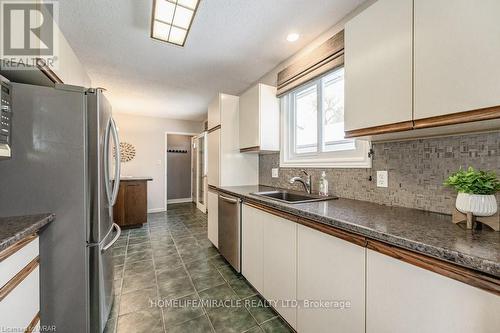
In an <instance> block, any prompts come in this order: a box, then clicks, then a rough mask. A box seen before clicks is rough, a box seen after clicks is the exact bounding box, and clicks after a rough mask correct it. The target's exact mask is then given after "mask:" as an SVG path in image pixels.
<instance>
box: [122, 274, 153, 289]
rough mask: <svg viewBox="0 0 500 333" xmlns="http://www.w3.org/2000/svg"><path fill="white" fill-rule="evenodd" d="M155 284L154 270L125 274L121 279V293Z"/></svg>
mask: <svg viewBox="0 0 500 333" xmlns="http://www.w3.org/2000/svg"><path fill="white" fill-rule="evenodd" d="M155 285H156V277H155V274H154V272H147V273H142V274H131V275H127V276H125V277H124V279H123V293H129V292H131V291H134V290H140V289H145V288H148V287H153V286H155Z"/></svg>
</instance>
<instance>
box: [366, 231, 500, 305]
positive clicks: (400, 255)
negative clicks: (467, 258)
mask: <svg viewBox="0 0 500 333" xmlns="http://www.w3.org/2000/svg"><path fill="white" fill-rule="evenodd" d="M366 247H367V248H368V249H370V250H373V251H376V252H379V253H382V254H385V255H387V256H390V257H393V258H395V259H398V260H401V261H404V262H406V263H409V264H412V265H414V266H418V267H420V268H423V269H426V270H428V271H432V272H434V273H437V274H440V275H443V276H446V277H448V278H451V279H454V280H457V281H460V282H463V283H465V284H468V285H471V286H473V287H477V288H480V289H482V290H484V291H487V292H490V293H493V294H495V295H498V296H500V280H499V279H496V278H494V277H490V276H488V275H485V274H482V273H478V272H476V271H474V270H472V269H467V268H465V267H462V266H458V265H455V264H451V263H448V262H445V261H442V260H439V259H435V258H432V257H428V256H426V255H423V254H419V253H415V252H412V251H409V250H404V249H401V248H398V247H395V246H392V245H389V244H385V243H382V242H379V241H375V240H370V239H369V240H368V242H367V246H366Z"/></svg>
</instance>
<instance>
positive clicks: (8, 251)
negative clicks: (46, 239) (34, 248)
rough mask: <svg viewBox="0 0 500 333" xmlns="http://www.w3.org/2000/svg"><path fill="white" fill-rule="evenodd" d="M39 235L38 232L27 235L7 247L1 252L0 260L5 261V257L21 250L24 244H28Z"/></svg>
mask: <svg viewBox="0 0 500 333" xmlns="http://www.w3.org/2000/svg"><path fill="white" fill-rule="evenodd" d="M37 237H38V236H37V235H36V234H33V235H30V236H27V237H25V238H23V239H21V240H20V241H18V242H16V243H14V244H12V245H11V246H9V247H8V248H6V249H5V250H3V251H2V252H0V262H2V261H4V260H5V259H7V258H8V257H10V256H11V255H13V254H14V253H16V252H17V251H19V250H20V249H22V248H23V247H24V246H26V245H28V244H29V243H31V241H33V240H35V239H36V238H37Z"/></svg>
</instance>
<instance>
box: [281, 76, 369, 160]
mask: <svg viewBox="0 0 500 333" xmlns="http://www.w3.org/2000/svg"><path fill="white" fill-rule="evenodd" d="M337 69H338V68H337ZM337 69H334V70H333V71H330V72H328V73H326V74H324V75H322V76H321V77H319V78H317V79H315V80H314V81H312V82H308V83H306V84H304V85H301V86H299V87H297V88H295V89H294V90H292V91H291V92H288V93H287V94H286V95H284V96H282V97H281V98H280V114H281V131H280V132H281V140H280V141H281V149H280V167H297V168H301V167H303V168H371V167H372V160H371V158H370V157H369V152H370V149H371V143H370V141H365V140H356V139H355V140H354V144H355V149H344V150H342V149H339V150H337V151H332V152H323V151H322V149H323V147H322V145H323V143H322V140H321V139H322V133H321V132H322V128H323V124H322V119H323V116H322V112H323V106H322V103H321V101H322V82H321V79H323V77H325V76H327V75H329V74H331V73H332V72H334V71H335V70H337ZM314 85H316V89H317V95H318V106H320V107H319V109H318V113H319V116H318V143H317V144H318V152H314V153H301V154H295V105H294V103H295V95H296V93H297V92H298V91H302V90H303V89H306V88H308V87H312V86H314ZM350 142H351V140H349V139H346V140H345V143H348V144H349V143H350Z"/></svg>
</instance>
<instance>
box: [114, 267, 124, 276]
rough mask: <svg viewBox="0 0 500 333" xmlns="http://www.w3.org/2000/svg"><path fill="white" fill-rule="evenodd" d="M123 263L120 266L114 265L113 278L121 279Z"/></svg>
mask: <svg viewBox="0 0 500 333" xmlns="http://www.w3.org/2000/svg"><path fill="white" fill-rule="evenodd" d="M123 267H124V266H123V265H122V266H115V267H114V268H113V269H114V274H115V280H120V279H123Z"/></svg>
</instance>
